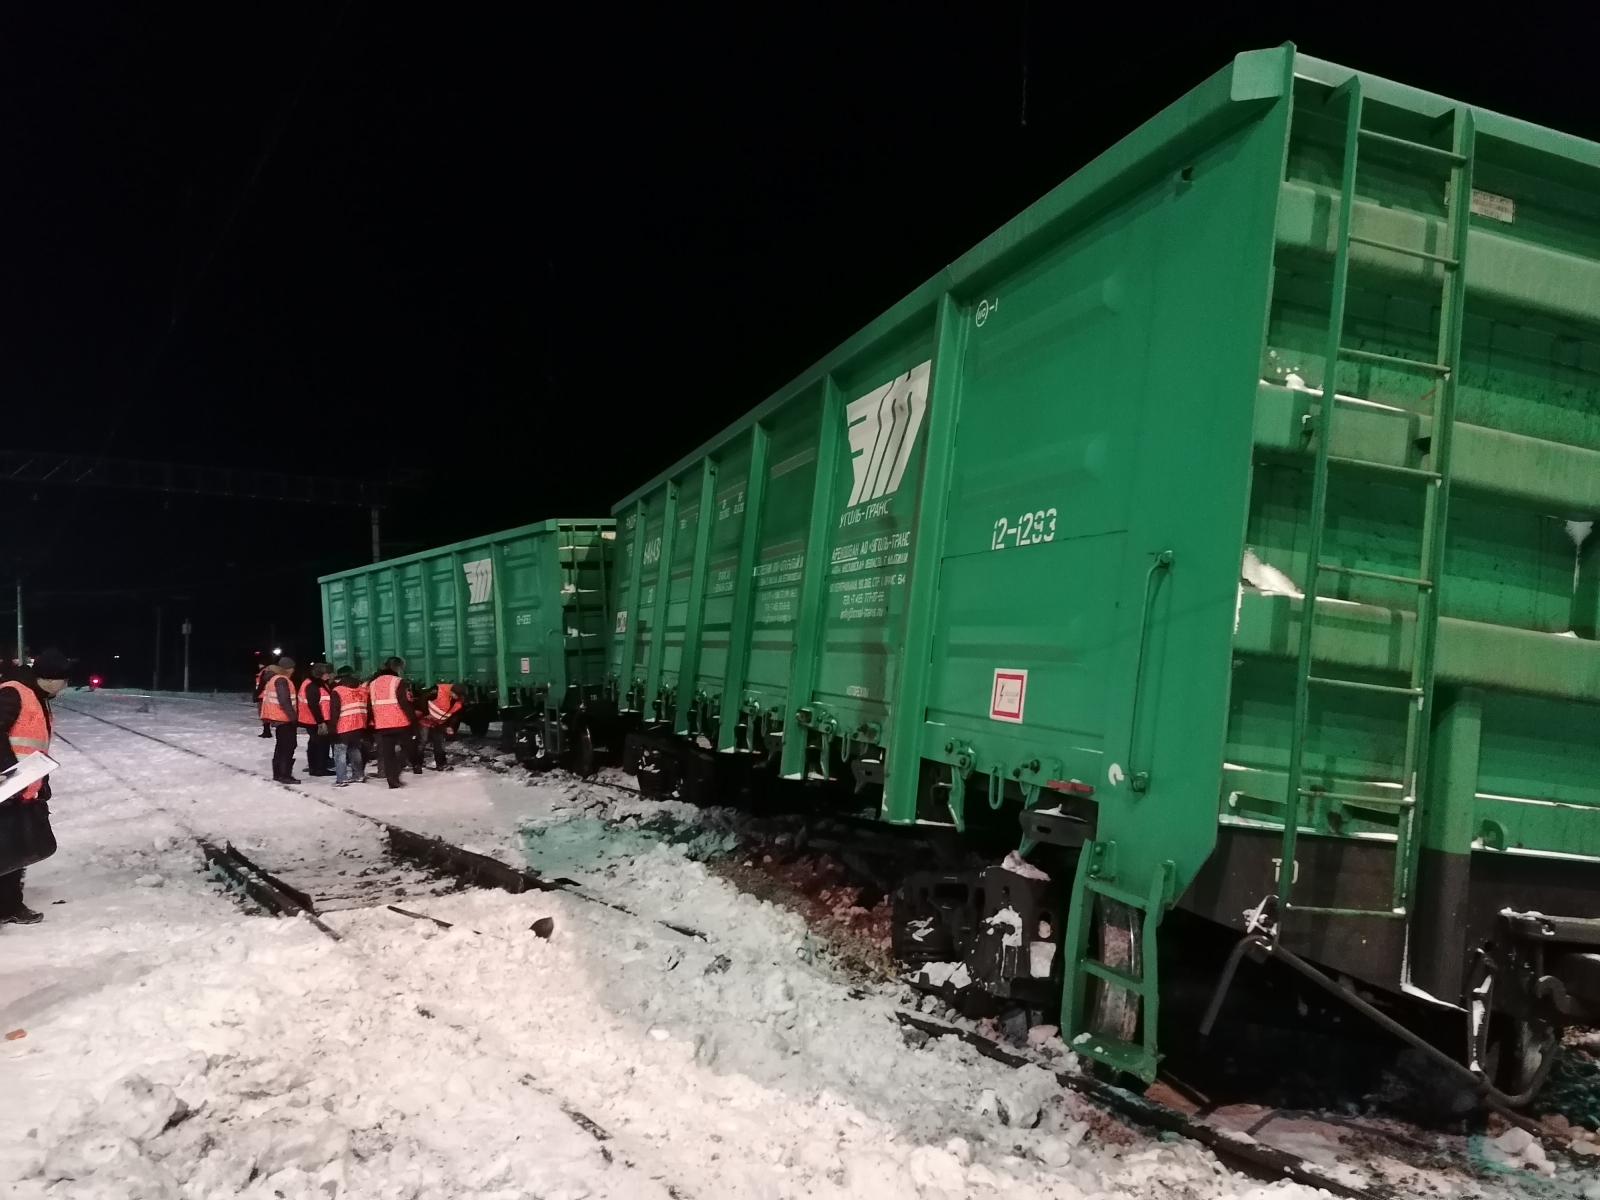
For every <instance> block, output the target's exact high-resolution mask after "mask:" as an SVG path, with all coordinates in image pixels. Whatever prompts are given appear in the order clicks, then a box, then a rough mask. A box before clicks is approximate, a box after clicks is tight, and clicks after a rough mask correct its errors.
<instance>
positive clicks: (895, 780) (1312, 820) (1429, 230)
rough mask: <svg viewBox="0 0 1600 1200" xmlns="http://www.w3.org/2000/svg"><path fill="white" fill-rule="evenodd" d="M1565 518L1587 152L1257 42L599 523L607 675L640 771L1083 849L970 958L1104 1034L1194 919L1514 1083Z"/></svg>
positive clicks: (1567, 938)
mask: <svg viewBox="0 0 1600 1200" xmlns="http://www.w3.org/2000/svg"><path fill="white" fill-rule="evenodd" d="M935 182H936V180H935V179H933V178H930V181H929V184H928V185H929V186H933V185H934V184H935ZM913 202H914V200H913ZM1597 512H1600V146H1596V145H1595V144H1593V143H1591V142H1587V141H1583V140H1580V139H1578V138H1574V137H1569V136H1567V135H1564V134H1561V133H1558V132H1555V131H1553V130H1549V129H1543V128H1540V127H1537V126H1534V125H1530V124H1528V123H1526V122H1523V121H1519V120H1516V119H1513V118H1510V117H1505V116H1500V115H1498V114H1496V113H1492V112H1486V111H1483V110H1480V109H1475V108H1472V107H1470V106H1468V105H1464V104H1459V103H1457V102H1454V101H1451V100H1447V99H1444V98H1441V97H1438V96H1433V95H1429V94H1427V93H1424V92H1420V91H1417V90H1415V89H1412V88H1408V87H1405V86H1403V85H1401V84H1396V83H1391V82H1388V81H1386V80H1382V79H1377V78H1374V77H1371V76H1367V75H1362V74H1358V73H1355V72H1352V71H1351V70H1349V69H1347V68H1344V67H1339V66H1335V65H1334V64H1331V63H1327V62H1322V61H1319V60H1317V59H1314V58H1309V57H1307V56H1305V55H1302V54H1299V53H1297V52H1296V51H1295V50H1294V48H1293V47H1287V46H1286V47H1281V48H1278V49H1271V50H1261V51H1252V52H1249V53H1245V54H1241V55H1239V56H1238V57H1237V58H1236V59H1235V60H1234V61H1233V62H1232V63H1231V64H1230V65H1229V66H1227V67H1226V68H1225V69H1224V70H1222V71H1220V72H1219V73H1217V74H1216V75H1214V76H1213V77H1211V78H1210V79H1208V80H1207V81H1206V82H1204V83H1203V84H1201V85H1200V86H1199V87H1197V88H1195V89H1194V90H1193V91H1191V92H1190V93H1188V94H1187V95H1185V96H1183V97H1182V98H1180V99H1179V100H1177V101H1176V102H1175V103H1173V104H1172V105H1171V106H1169V107H1168V108H1167V109H1165V110H1164V111H1162V112H1161V113H1159V114H1158V115H1156V116H1155V117H1153V118H1152V119H1151V120H1149V121H1148V122H1146V123H1145V124H1144V125H1143V126H1141V127H1140V128H1139V129H1137V130H1136V131H1134V132H1133V133H1131V134H1130V135H1129V136H1128V137H1126V138H1125V139H1123V140H1122V141H1121V142H1119V143H1118V144H1117V145H1115V146H1113V147H1112V148H1111V149H1109V150H1107V151H1106V152H1105V153H1104V154H1102V155H1101V156H1100V157H1099V158H1097V159H1095V160H1094V161H1093V162H1092V163H1090V164H1089V165H1088V166H1086V167H1085V168H1084V169H1083V170H1081V171H1079V172H1078V173H1077V174H1076V175H1074V176H1073V177H1072V178H1070V179H1068V180H1067V181H1066V182H1065V183H1063V184H1061V185H1060V186H1059V187H1057V188H1056V189H1055V190H1053V191H1052V192H1050V193H1049V194H1048V195H1046V196H1045V197H1044V198H1043V199H1041V200H1040V201H1039V202H1038V203H1036V204H1035V205H1033V206H1032V207H1031V208H1029V209H1028V210H1027V211H1026V212H1024V213H1022V214H1021V215H1020V216H1018V217H1017V218H1016V219H1015V220H1013V221H1012V222H1011V223H1009V224H1008V225H1006V226H1005V227H1004V228H1003V229H1001V230H1000V231H999V232H997V233H995V234H994V235H993V236H992V237H990V238H989V239H988V240H986V241H985V242H983V243H982V244H981V245H979V246H978V247H976V248H975V249H974V250H972V251H971V252H970V253H969V254H967V255H965V256H964V257H962V258H961V259H959V260H958V261H956V262H955V263H953V264H951V266H950V267H949V268H947V269H946V270H945V271H943V272H941V273H940V274H939V275H938V276H936V277H935V278H933V279H931V280H929V281H928V282H927V283H926V284H924V285H923V286H922V287H920V288H919V289H917V290H916V291H915V292H913V293H912V294H911V295H909V296H907V297H906V298H905V299H904V300H903V301H901V302H900V303H899V304H897V305H896V306H895V307H894V308H892V309H891V310H890V311H888V312H887V313H885V314H884V315H883V316H882V317H880V318H879V319H878V320H876V321H874V322H873V323H872V324H871V325H869V326H868V327H866V328H865V329H863V330H862V331H861V332H860V333H858V334H856V335H855V336H854V337H852V338H850V339H849V340H848V341H847V342H845V343H844V344H843V345H841V346H839V347H838V348H837V349H836V350H834V351H833V352H832V353H830V354H829V355H827V356H826V357H825V358H824V359H822V360H821V361H820V362H818V363H817V364H816V365H815V366H814V367H812V368H811V369H810V370H808V371H807V372H805V373H804V374H803V375H801V376H800V377H799V378H798V379H796V380H794V381H793V382H792V383H791V384H789V385H788V386H786V387H785V388H783V389H782V390H781V391H779V392H778V393H777V394H775V395H773V396H771V397H770V398H769V399H767V400H766V401H765V402H764V403H761V404H760V405H759V406H758V407H756V408H755V409H754V410H753V411H752V412H751V413H750V414H749V415H748V416H747V417H746V418H745V419H743V420H742V421H740V422H738V423H737V424H735V425H734V426H732V427H731V428H729V429H727V430H726V431H724V432H723V433H721V434H719V435H718V436H717V437H715V438H713V439H712V440H711V441H710V442H708V443H707V444H706V445H705V446H703V447H702V448H701V449H700V450H698V451H697V452H695V453H694V454H692V455H690V456H689V457H688V458H686V459H684V460H683V461H681V462H679V463H677V464H676V465H674V466H673V467H672V468H670V469H669V470H667V471H665V472H664V473H662V474H661V475H660V476H658V477H657V478H656V479H654V480H652V481H650V482H649V483H648V484H646V485H645V486H644V487H642V488H640V489H639V490H638V491H636V492H635V493H633V494H632V495H630V496H628V497H627V498H626V499H624V500H623V501H622V502H621V503H620V504H618V505H617V506H616V508H615V510H614V515H615V517H616V519H617V522H618V529H619V534H620V537H619V544H618V555H617V572H616V578H615V581H614V589H615V592H614V594H615V608H616V613H615V625H614V630H615V637H614V640H613V642H612V646H611V658H610V669H611V672H612V674H613V677H614V679H615V686H616V689H617V694H618V697H619V702H620V704H621V707H622V708H623V710H624V711H625V713H626V714H631V715H632V718H633V719H634V720H635V721H637V722H638V723H639V732H638V733H637V734H636V735H635V739H634V742H633V744H632V746H631V748H630V756H631V758H632V765H633V766H635V767H636V768H637V769H640V770H642V771H645V772H646V773H647V774H657V773H661V772H665V773H666V774H667V775H668V776H669V777H670V780H671V782H681V783H682V785H683V786H699V785H701V784H705V783H709V782H714V781H716V780H718V779H719V778H721V777H722V776H724V775H727V774H730V773H734V772H732V767H730V764H732V765H734V766H737V765H739V764H744V765H745V766H746V767H747V768H748V769H759V768H761V767H767V768H769V769H770V770H771V771H774V772H776V773H777V774H780V775H781V776H783V777H786V778H789V779H797V780H812V781H818V782H820V781H823V780H834V781H837V782H838V783H839V784H840V785H841V786H844V787H850V786H852V785H853V786H854V787H855V788H858V789H860V793H861V794H862V795H865V796H867V797H869V798H871V799H872V801H873V803H874V804H875V806H876V812H877V814H878V815H879V816H880V817H881V819H882V820H884V821H887V822H892V823H896V824H901V825H905V824H912V823H933V824H944V825H947V826H953V827H954V828H955V829H957V830H967V831H974V830H977V829H979V828H980V827H981V828H986V829H990V830H992V829H994V828H996V823H997V822H998V823H1000V824H999V827H1000V828H1002V829H1008V830H1009V833H1008V834H1007V836H1008V837H1009V838H1010V840H1011V843H1012V844H1013V845H1015V846H1016V847H1017V848H1018V849H1020V850H1021V851H1022V852H1023V853H1024V854H1025V855H1026V854H1032V853H1035V852H1037V851H1039V850H1041V848H1045V847H1050V848H1053V850H1054V851H1065V852H1067V853H1068V854H1070V855H1071V856H1072V857H1073V859H1075V866H1073V868H1072V869H1071V872H1070V873H1069V878H1070V879H1071V883H1070V885H1069V887H1068V888H1067V889H1066V890H1067V891H1068V892H1069V894H1068V895H1067V896H1066V897H1065V900H1066V902H1067V903H1068V905H1069V907H1068V910H1067V911H1068V913H1069V914H1070V915H1069V917H1068V919H1067V920H1066V921H1065V922H1062V921H1048V920H1042V919H1041V920H1040V921H1038V922H1036V923H1035V922H1022V921H1020V920H1019V921H1018V922H1016V924H1018V925H1019V926H1026V927H1019V928H1015V929H1012V928H1009V927H1008V930H1007V936H1009V937H1011V938H1013V939H1015V942H1016V945H1015V946H1013V947H1012V948H1013V949H1020V948H1024V947H1028V948H1030V953H1029V954H1013V955H1011V956H1009V957H1008V958H1007V957H1006V956H1001V957H1002V958H1005V961H1008V962H1012V963H1014V964H1023V965H1017V966H1015V967H1014V969H1015V970H1017V971H1024V972H1027V971H1033V970H1036V969H1037V968H1038V966H1039V965H1040V964H1041V963H1042V964H1044V965H1045V968H1046V969H1047V970H1049V971H1052V972H1055V973H1056V974H1057V975H1058V976H1059V977H1060V978H1061V980H1062V983H1063V984H1064V996H1065V1000H1064V1011H1063V1015H1062V1021H1063V1026H1064V1029H1063V1033H1064V1036H1065V1037H1066V1038H1067V1039H1068V1040H1069V1041H1070V1042H1071V1043H1072V1044H1073V1045H1074V1047H1075V1048H1076V1049H1078V1050H1079V1051H1081V1052H1082V1053H1084V1054H1086V1055H1088V1056H1090V1057H1092V1058H1095V1059H1098V1060H1100V1061H1101V1062H1103V1063H1106V1064H1110V1065H1112V1066H1114V1067H1117V1068H1120V1069H1123V1070H1126V1071H1129V1072H1132V1073H1135V1074H1138V1075H1141V1076H1143V1077H1144V1078H1146V1079H1149V1078H1151V1077H1152V1076H1153V1075H1154V1072H1155V1070H1156V1067H1157V1062H1158V1059H1159V1050H1158V1047H1157V1045H1156V1026H1157V1021H1156V1019H1155V1010H1156V1004H1157V997H1158V994H1159V989H1158V979H1157V963H1156V954H1155V947H1156V944H1157V942H1156V935H1157V928H1158V925H1159V923H1160V922H1161V920H1162V918H1163V915H1164V914H1166V913H1168V912H1169V911H1170V910H1171V909H1172V908H1173V907H1174V906H1180V907H1182V908H1183V909H1186V910H1189V911H1190V912H1192V913H1195V914H1199V915H1201V916H1203V917H1205V918H1207V919H1209V920H1210V921H1212V922H1216V923H1220V924H1221V925H1223V926H1227V927H1231V928H1232V929H1234V930H1236V931H1238V932H1239V933H1240V934H1245V933H1249V934H1250V935H1251V937H1250V940H1249V942H1248V943H1245V945H1247V948H1249V949H1250V950H1251V951H1253V952H1255V953H1258V954H1273V955H1278V956H1280V957H1284V958H1285V959H1286V960H1292V961H1293V963H1297V964H1299V965H1300V966H1302V967H1306V963H1307V961H1308V960H1309V962H1310V963H1313V964H1316V967H1319V968H1321V970H1319V971H1315V973H1316V975H1317V977H1318V978H1319V979H1321V980H1323V982H1325V983H1327V984H1328V986H1330V987H1336V986H1337V985H1336V984H1335V983H1334V982H1333V980H1332V979H1331V978H1330V977H1329V973H1331V975H1332V976H1336V977H1340V978H1343V979H1344V980H1345V981H1346V982H1347V983H1348V984H1349V990H1348V991H1347V993H1346V994H1350V995H1353V994H1354V992H1355V991H1357V990H1360V989H1366V990H1367V991H1368V992H1369V994H1370V995H1383V996H1388V997H1390V998H1391V999H1394V998H1405V997H1409V998H1410V999H1411V1000H1412V1001H1415V1003H1416V1004H1418V1005H1424V1006H1429V1007H1431V1008H1433V1009H1436V1010H1438V1011H1439V1012H1441V1013H1444V1014H1447V1015H1448V1014H1455V1015H1456V1016H1458V1017H1459V1018H1460V1021H1459V1024H1460V1027H1461V1029H1462V1034H1463V1037H1464V1038H1467V1039H1469V1041H1470V1044H1468V1043H1467V1042H1463V1043H1462V1044H1458V1045H1454V1046H1451V1047H1449V1049H1450V1050H1451V1051H1452V1052H1453V1053H1454V1054H1455V1055H1456V1056H1457V1057H1458V1058H1461V1059H1463V1060H1465V1061H1467V1062H1470V1063H1471V1064H1472V1066H1473V1067H1474V1068H1477V1069H1480V1070H1481V1071H1482V1072H1483V1073H1484V1074H1486V1075H1487V1074H1488V1073H1490V1072H1491V1071H1492V1070H1493V1069H1494V1068H1493V1066H1492V1064H1491V1063H1490V1061H1489V1059H1490V1057H1491V1055H1492V1054H1493V1053H1500V1054H1501V1059H1502V1061H1501V1063H1500V1067H1499V1070H1500V1072H1501V1073H1500V1075H1499V1076H1498V1078H1500V1079H1501V1080H1502V1081H1506V1080H1515V1081H1516V1083H1515V1084H1513V1086H1523V1085H1526V1084H1527V1083H1529V1082H1530V1081H1531V1079H1532V1077H1533V1076H1534V1075H1535V1074H1536V1072H1537V1068H1538V1066H1539V1064H1540V1063H1541V1062H1542V1061H1543V1062H1548V1061H1549V1058H1550V1055H1549V1054H1548V1053H1547V1051H1548V1050H1549V1048H1550V1041H1549V1039H1550V1037H1551V1035H1552V1031H1553V1030H1555V1029H1556V1028H1558V1027H1559V1026H1560V1025H1561V1024H1562V1023H1563V1022H1566V1021H1569V1020H1578V1019H1593V1018H1595V1017H1596V1015H1597V1013H1600V956H1597V953H1596V951H1597V950H1600V641H1597V640H1596V638H1597V634H1600V551H1597V549H1596V547H1597V545H1600V535H1596V534H1595V533H1594V530H1593V521H1594V519H1595V515H1596V513H1597ZM997 869H998V868H997ZM1017 878H1020V877H1017ZM991 898H992V897H991ZM1005 911H1007V912H1010V913H1011V916H1012V917H1016V916H1017V910H1015V909H1014V908H1009V907H1008V908H1007V909H1006V910H1005ZM1000 915H1002V914H995V913H989V914H987V915H984V914H980V916H981V917H982V918H983V919H984V920H990V919H991V918H995V917H998V916H1000ZM970 918H971V914H970V913H969V914H967V919H968V920H969V922H970ZM1007 920H1009V918H1007ZM1063 926H1064V928H1062V927H1063ZM1034 942H1040V943H1044V944H1045V945H1047V946H1055V947H1059V949H1060V951H1061V952H1060V953H1059V954H1056V953H1054V952H1053V951H1046V952H1044V953H1039V954H1032V953H1031V945H1032V943H1034ZM988 957H989V958H990V959H993V958H994V956H993V955H989V956H988ZM973 965H974V968H975V969H977V966H978V964H976V962H974V964H973ZM1306 969H1307V970H1315V968H1312V967H1306ZM988 983H989V985H990V986H1004V981H1001V982H1000V983H996V982H995V981H994V980H993V979H990V980H988ZM1372 989H1377V991H1376V992H1373V991H1372ZM1363 1003H1365V1002H1364V1001H1363ZM1225 1012H1226V1009H1225V1008H1224V1014H1225ZM1469 1017H1470V1019H1469ZM1496 1031H1499V1032H1496Z"/></svg>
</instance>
